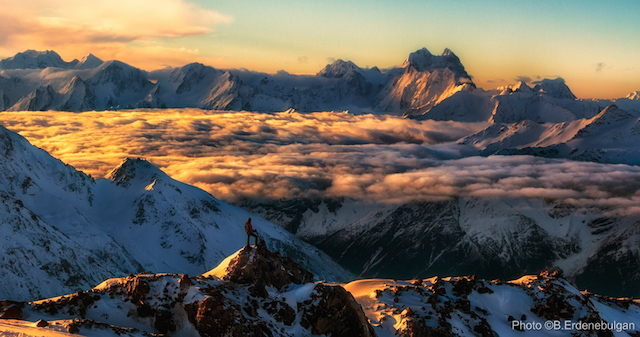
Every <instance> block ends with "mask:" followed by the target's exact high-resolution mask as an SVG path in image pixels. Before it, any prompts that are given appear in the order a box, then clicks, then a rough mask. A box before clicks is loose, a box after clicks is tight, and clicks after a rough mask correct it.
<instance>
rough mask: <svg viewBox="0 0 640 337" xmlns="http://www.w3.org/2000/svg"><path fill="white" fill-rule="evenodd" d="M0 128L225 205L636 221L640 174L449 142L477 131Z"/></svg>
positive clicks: (131, 122) (186, 113) (236, 125)
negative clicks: (440, 208) (584, 213)
mask: <svg viewBox="0 0 640 337" xmlns="http://www.w3.org/2000/svg"><path fill="white" fill-rule="evenodd" d="M0 123H1V124H2V125H4V126H5V127H7V128H8V129H10V130H12V131H15V132H18V133H20V134H21V135H23V136H25V137H26V138H27V139H28V140H29V141H31V142H32V143H33V144H35V145H36V146H39V147H41V148H43V149H44V150H46V151H48V152H49V153H51V154H52V155H53V156H55V157H57V158H60V159H61V160H62V161H64V162H66V163H68V164H71V165H73V166H74V167H76V168H77V169H79V170H82V171H84V172H86V173H89V174H91V175H92V176H94V177H102V176H104V175H105V174H106V173H107V172H108V171H110V170H111V169H113V168H114V167H116V166H117V165H118V164H119V163H120V162H121V161H122V160H123V159H124V158H126V157H134V158H135V157H141V158H145V159H147V160H149V161H150V162H152V163H154V164H155V165H157V166H158V167H160V168H161V169H162V170H163V171H165V172H166V173H167V174H169V175H170V176H172V177H173V178H175V179H177V180H180V181H182V182H185V183H188V184H192V185H195V186H198V187H200V188H202V189H204V190H206V191H208V192H210V193H211V194H212V195H214V196H215V197H217V198H220V199H222V200H226V201H230V202H237V201H240V200H244V199H281V198H286V199H289V198H305V197H312V198H316V197H346V198H353V199H360V200H370V201H375V202H390V203H396V202H406V201H413V200H443V199H447V198H450V197H453V196H477V197H495V198H517V197H534V198H545V199H553V200H562V201H565V202H568V203H571V204H576V205H579V206H585V207H591V206H596V207H605V208H608V209H612V210H615V211H616V212H623V213H625V214H629V213H636V214H637V213H640V193H638V192H637V191H638V189H640V167H637V166H630V165H612V164H599V163H591V162H576V161H570V160H562V159H546V158H539V157H531V156H490V157H481V156H477V153H478V150H477V149H475V148H473V147H471V146H468V145H460V144H457V143H456V140H458V139H460V138H461V137H464V136H467V135H469V134H472V133H475V132H478V131H481V130H482V129H484V128H485V127H486V126H487V125H488V124H486V123H457V122H438V121H415V120H410V119H405V118H401V117H397V116H386V115H384V116H380V115H369V114H362V115H354V114H350V113H346V112H321V113H297V112H281V113H268V114H267V113H254V112H211V111H204V110H199V109H164V110H127V111H102V112H84V113H69V112H53V111H49V112H4V113H3V114H2V119H1V120H0Z"/></svg>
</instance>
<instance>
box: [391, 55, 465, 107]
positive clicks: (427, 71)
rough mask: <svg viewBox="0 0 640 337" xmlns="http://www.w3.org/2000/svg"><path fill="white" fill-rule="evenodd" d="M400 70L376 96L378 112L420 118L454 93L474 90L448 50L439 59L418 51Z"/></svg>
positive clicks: (461, 67) (460, 65)
mask: <svg viewBox="0 0 640 337" xmlns="http://www.w3.org/2000/svg"><path fill="white" fill-rule="evenodd" d="M402 70H403V71H402V73H401V74H398V75H396V76H389V77H388V79H387V82H386V84H385V86H384V87H383V88H382V90H381V92H380V93H379V94H378V99H379V103H378V110H380V111H402V112H403V114H404V115H406V116H419V115H423V114H425V113H427V112H428V111H429V110H431V108H433V107H434V106H436V105H437V104H439V103H440V102H442V101H443V100H445V99H446V98H448V97H450V96H452V95H453V94H454V93H456V92H459V91H470V90H473V89H474V88H475V85H474V84H473V81H472V80H471V76H469V75H468V74H467V72H466V71H465V70H464V66H463V65H462V63H460V59H459V58H458V57H457V56H456V55H455V54H454V53H453V52H452V51H451V50H449V49H445V51H444V52H443V53H442V55H440V56H436V55H433V54H431V53H430V52H429V51H428V50H427V49H426V48H423V49H420V50H418V51H416V52H414V53H412V54H411V55H409V58H407V60H406V61H405V62H404V64H403V67H402ZM393 72H396V73H399V71H398V70H394V71H393Z"/></svg>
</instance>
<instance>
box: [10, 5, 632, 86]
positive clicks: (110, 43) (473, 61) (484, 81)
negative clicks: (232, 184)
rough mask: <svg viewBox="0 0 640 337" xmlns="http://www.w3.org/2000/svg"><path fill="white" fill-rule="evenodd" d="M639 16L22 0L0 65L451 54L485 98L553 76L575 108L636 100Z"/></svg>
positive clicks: (593, 8)
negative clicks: (50, 54) (23, 60)
mask: <svg viewBox="0 0 640 337" xmlns="http://www.w3.org/2000/svg"><path fill="white" fill-rule="evenodd" d="M638 17H640V1H636V0H634V1H614V2H601V1H573V0H571V1H562V2H558V1H548V0H541V1H528V2H521V1H497V0H490V1H447V2H443V1H425V0H421V1H417V0H399V1H393V2H389V1H381V0H369V1H361V0H358V1H348V2H345V1H337V0H316V1H306V0H305V1H281V0H271V1H249V0H235V1H211V0H191V1H189V0H153V1H152V0H94V1H90V2H89V1H81V0H59V1H55V2H54V1H49V0H27V1H12V2H9V3H5V4H3V10H2V13H0V57H1V58H5V57H9V56H13V55H14V54H15V53H17V52H20V51H24V50H26V49H36V50H45V49H49V50H55V51H57V52H58V53H59V54H60V55H61V56H62V57H63V58H64V59H65V60H68V61H69V60H72V59H74V58H81V57H83V56H84V55H86V54H88V53H93V54H95V55H96V56H98V57H100V58H102V59H104V60H108V59H119V60H122V61H124V62H127V63H130V64H132V65H134V66H137V67H140V68H143V69H145V70H153V69H157V68H161V67H165V66H182V65H184V64H186V63H190V62H194V61H198V62H202V63H205V64H208V65H211V66H214V67H219V68H229V67H233V68H240V67H243V68H247V69H251V70H258V71H265V72H270V73H273V72H276V71H278V70H281V69H283V70H285V71H287V72H290V73H298V74H302V73H305V74H313V73H316V72H317V71H318V70H320V69H321V68H322V67H324V65H326V64H327V63H329V62H331V61H332V60H334V59H338V58H341V59H345V60H351V61H353V62H355V63H356V64H358V65H360V66H361V67H367V66H369V67H370V66H374V65H375V66H378V67H380V68H386V67H392V66H397V65H400V64H401V63H402V61H403V60H404V59H405V58H406V57H407V55H408V54H409V53H410V52H413V51H415V50H417V49H420V48H422V47H426V48H428V49H429V50H430V51H431V52H432V53H434V54H440V53H441V52H442V50H443V49H444V48H446V47H448V48H450V49H452V50H453V51H454V52H455V53H456V54H457V55H458V56H459V57H460V59H461V60H462V63H463V64H464V65H465V67H466V68H467V71H468V72H469V73H470V74H471V75H472V76H474V81H475V82H476V84H478V85H479V86H480V87H483V88H486V89H491V88H494V87H496V86H499V85H503V84H507V83H512V82H514V81H515V80H516V79H520V78H524V79H531V80H533V81H535V80H536V79H538V78H544V77H557V76H560V77H563V78H564V79H565V80H566V82H567V84H568V85H569V86H570V87H571V89H572V90H573V91H574V93H575V94H576V95H577V96H579V97H581V98H589V97H592V98H614V97H622V96H626V95H627V94H628V93H629V92H631V91H636V90H640V43H638V41H637V34H638V32H640V20H638V19H637V18H638Z"/></svg>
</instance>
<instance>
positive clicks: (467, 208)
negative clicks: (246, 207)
mask: <svg viewBox="0 0 640 337" xmlns="http://www.w3.org/2000/svg"><path fill="white" fill-rule="evenodd" d="M291 203H292V204H291V205H292V206H291V207H287V204H286V202H285V201H284V200H279V201H278V202H277V203H276V204H277V205H278V206H277V207H278V209H282V210H284V211H286V210H290V209H295V210H296V211H297V212H300V214H301V216H300V217H299V218H295V217H293V218H292V217H288V216H287V213H284V211H283V212H281V213H278V212H277V211H276V209H275V208H270V207H269V206H268V205H269V203H267V202H264V203H262V204H260V205H259V206H258V207H256V208H255V209H254V210H255V211H256V212H260V214H264V215H265V216H269V217H271V218H272V219H273V221H276V222H278V221H280V222H282V223H281V225H283V226H288V228H291V229H292V230H294V232H295V233H297V235H299V236H300V237H302V238H304V239H305V240H307V241H309V242H312V243H314V244H315V245H316V246H317V247H319V248H321V249H322V250H324V251H325V252H327V254H329V255H330V256H331V257H333V258H334V259H335V260H336V261H337V262H338V263H340V264H341V265H342V266H344V267H346V268H347V269H349V270H350V271H352V272H353V273H355V274H357V275H359V276H361V277H382V278H398V279H411V278H424V277H432V276H436V275H468V274H476V275H478V276H479V277H482V278H487V279H492V278H502V279H511V278H517V277H519V276H521V275H524V274H531V273H537V272H540V271H541V270H543V269H545V268H551V267H555V268H561V269H562V270H564V273H565V275H566V276H567V278H569V279H571V280H575V282H576V284H577V286H578V287H579V288H581V289H589V290H590V291H594V292H597V293H601V294H606V295H611V296H640V290H639V288H638V286H637V284H638V283H637V282H640V273H638V269H637V268H636V267H637V265H638V262H637V261H638V258H639V256H640V252H639V250H638V246H637V245H636V244H635V242H637V240H638V234H637V233H638V217H637V216H628V217H606V216H603V213H604V210H597V209H591V210H590V211H588V212H585V211H581V210H580V209H579V208H577V207H575V206H571V205H567V204H563V203H562V202H560V201H551V200H546V201H545V200H542V199H536V198H518V199H504V198H502V199H500V198H477V197H475V198H474V197H464V198H462V197H461V198H454V199H452V200H449V201H439V202H410V203H403V204H395V205H388V204H379V205H378V206H377V207H375V206H372V205H367V204H363V203H359V202H357V201H352V200H331V201H329V200H324V201H319V202H318V203H312V202H310V203H308V204H306V206H305V204H303V203H301V202H300V200H295V201H292V202H291ZM294 206H295V207H294ZM305 207H306V208H305ZM613 284H615V286H612V285H613Z"/></svg>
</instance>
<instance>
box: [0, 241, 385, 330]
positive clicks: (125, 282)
mask: <svg viewBox="0 0 640 337" xmlns="http://www.w3.org/2000/svg"><path fill="white" fill-rule="evenodd" d="M229 259H230V260H229V263H228V265H226V267H225V268H224V269H223V272H224V275H222V276H221V277H219V276H217V277H213V276H203V275H200V276H196V277H189V276H188V275H185V274H139V275H129V276H127V277H125V278H117V279H110V280H107V281H105V282H103V283H102V284H100V285H99V286H97V287H96V288H94V289H91V290H89V291H80V292H77V293H75V294H71V295H66V296H61V297H58V298H53V299H49V300H43V301H38V302H31V303H19V302H6V303H5V302H2V306H1V307H0V308H2V315H7V317H6V318H15V319H22V318H25V319H30V317H37V318H38V319H44V320H46V321H56V320H60V319H62V318H64V319H65V320H66V322H67V323H64V324H63V327H64V328H66V329H67V331H68V332H70V333H80V334H85V333H86V332H87V331H93V330H101V331H102V330H110V331H113V332H115V333H116V334H119V333H122V334H125V335H130V336H149V335H154V334H162V335H172V334H174V333H177V332H179V331H186V330H185V329H188V330H189V331H197V332H198V334H199V335H200V336H201V337H218V336H234V337H235V336H238V337H240V336H272V337H273V336H286V337H293V336H317V335H323V336H345V337H346V336H349V337H351V336H354V337H358V336H363V337H371V336H376V334H375V332H374V330H373V328H372V327H371V326H370V325H369V322H368V320H367V317H366V316H365V314H364V312H363V310H362V308H361V307H360V305H359V304H358V303H357V302H356V301H355V299H354V298H353V296H351V294H350V293H349V292H347V291H346V290H345V289H344V288H342V287H341V286H329V285H325V284H322V283H318V284H316V283H313V274H311V273H310V272H309V271H307V270H305V269H304V268H302V267H300V266H299V265H297V264H296V263H294V262H293V260H291V259H289V258H287V257H283V256H281V255H280V254H279V253H276V252H271V251H269V250H268V249H267V247H266V246H265V245H264V243H261V244H259V245H258V246H257V247H255V248H254V247H247V248H243V249H242V250H240V251H238V252H237V253H236V254H234V255H233V258H229ZM225 261H226V260H225ZM215 270H217V268H216V269H215ZM20 306H24V309H22V310H20ZM16 312H17V313H20V315H16V314H15V313H16ZM23 312H24V315H23V314H22V313H23ZM10 314H11V315H12V316H10V317H9V315H10ZM70 318H72V319H71V320H69V319H70ZM34 322H35V320H34ZM41 324H43V323H41Z"/></svg>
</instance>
